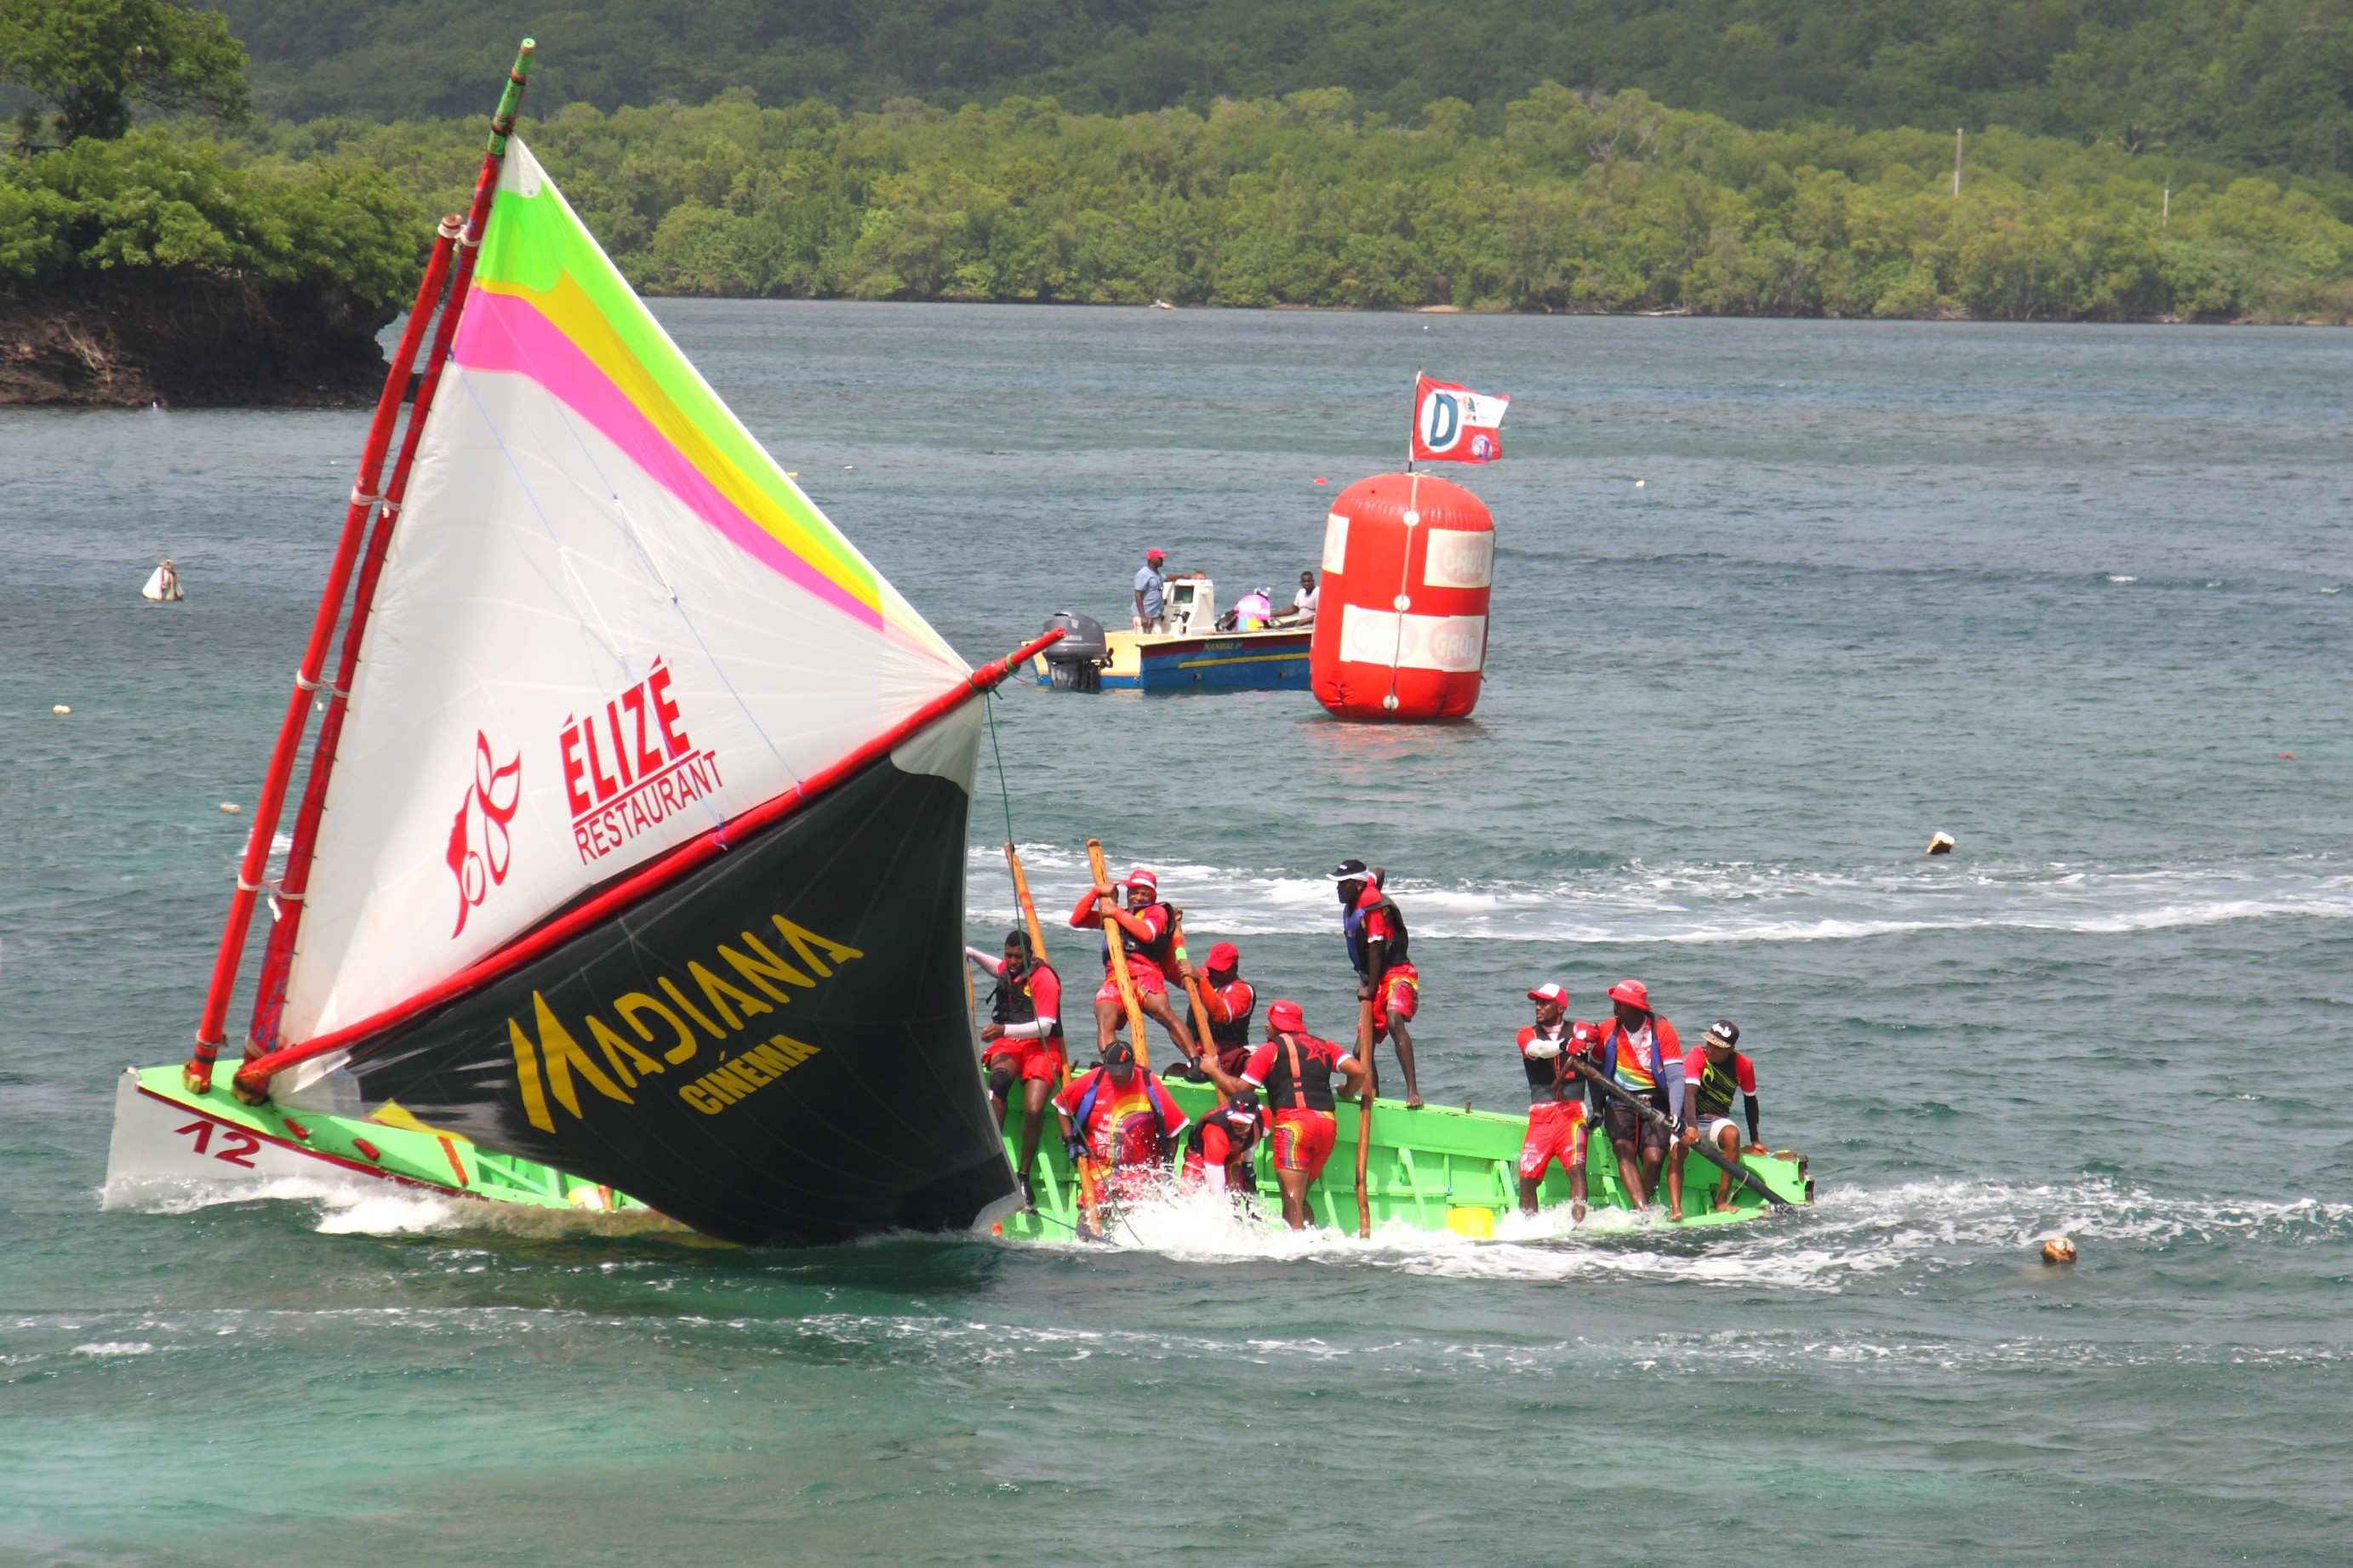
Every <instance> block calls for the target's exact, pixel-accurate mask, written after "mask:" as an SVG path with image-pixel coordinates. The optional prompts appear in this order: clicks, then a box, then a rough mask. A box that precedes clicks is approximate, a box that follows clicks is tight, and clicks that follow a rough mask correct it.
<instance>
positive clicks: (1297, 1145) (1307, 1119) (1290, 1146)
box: [1274, 1110, 1340, 1182]
mask: <svg viewBox="0 0 2353 1568" xmlns="http://www.w3.org/2000/svg"><path fill="white" fill-rule="evenodd" d="M1339 1135H1340V1123H1339V1121H1338V1119H1337V1118H1335V1116H1334V1115H1333V1114H1332V1113H1331V1112H1330V1111H1328V1110H1278V1111H1276V1112H1275V1113H1274V1168H1275V1169H1276V1170H1278V1171H1304V1172H1306V1173H1307V1179H1308V1180H1309V1181H1311V1182H1312V1181H1314V1179H1315V1178H1316V1177H1318V1176H1320V1175H1322V1174H1323V1173H1324V1162H1325V1161H1326V1160H1329V1159H1330V1158H1331V1157H1332V1142H1333V1140H1335V1138H1337V1137H1338V1136H1339Z"/></svg>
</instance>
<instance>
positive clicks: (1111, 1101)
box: [1054, 1040, 1186, 1202]
mask: <svg viewBox="0 0 2353 1568" xmlns="http://www.w3.org/2000/svg"><path fill="white" fill-rule="evenodd" d="M1054 1112H1055V1114H1056V1115H1057V1116H1059V1117H1060V1119H1061V1122H1062V1148H1063V1151H1064V1152H1066V1153H1068V1154H1069V1155H1070V1157H1071V1164H1072V1166H1074V1167H1075V1166H1077V1165H1078V1164H1079V1163H1080V1162H1081V1161H1089V1162H1092V1163H1093V1165H1094V1169H1095V1172H1096V1173H1097V1177H1098V1179H1099V1180H1100V1181H1101V1182H1102V1184H1103V1191H1104V1193H1105V1194H1106V1195H1107V1196H1109V1197H1112V1198H1113V1199H1115V1200H1118V1201H1120V1202H1133V1201H1134V1200H1135V1199H1137V1198H1140V1197H1144V1196H1146V1195H1148V1194H1150V1193H1151V1191H1152V1189H1153V1188H1154V1186H1155V1185H1156V1184H1158V1182H1159V1180H1160V1178H1161V1176H1162V1175H1163V1173H1166V1170H1167V1168H1168V1157H1169V1151H1170V1150H1171V1149H1172V1148H1173V1147H1174V1146H1175V1144H1176V1136H1177V1134H1179V1133H1180V1132H1182V1131H1185V1126H1186V1116H1185V1113H1184V1112H1183V1111H1182V1110H1178V1109H1177V1108H1176V1101H1175V1100H1171V1099H1169V1098H1168V1091H1167V1090H1166V1089H1163V1088H1162V1087H1161V1085H1160V1080H1159V1079H1156V1078H1155V1077H1153V1076H1152V1069H1151V1068H1145V1067H1138V1066H1137V1065H1136V1062H1135V1047H1133V1046H1131V1045H1129V1044H1128V1043H1127V1042H1126V1041H1125V1040H1113V1041H1112V1042H1111V1043H1110V1044H1109V1045H1107V1046H1105V1047H1103V1058H1102V1060H1101V1061H1100V1062H1098V1063H1097V1064H1096V1065H1095V1066H1093V1067H1092V1068H1088V1069H1087V1070H1086V1071H1085V1072H1082V1073H1081V1074H1080V1075H1079V1076H1078V1077H1076V1078H1074V1079H1071V1081H1070V1082H1069V1083H1068V1084H1066V1085H1064V1086H1063V1089H1062V1092H1061V1093H1060V1094H1058V1095H1056V1096H1055V1097H1054Z"/></svg>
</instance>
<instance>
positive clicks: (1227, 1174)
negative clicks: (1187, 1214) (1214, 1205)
mask: <svg viewBox="0 0 2353 1568" xmlns="http://www.w3.org/2000/svg"><path fill="white" fill-rule="evenodd" d="M1262 1130H1263V1129H1262V1124H1261V1121H1260V1120H1259V1110H1258V1091H1257V1090H1255V1089H1251V1088H1250V1086H1249V1085H1248V1084H1244V1085H1242V1086H1241V1087H1240V1089H1237V1090H1236V1091H1235V1092H1234V1094H1233V1095H1232V1097H1231V1098H1229V1100H1227V1101H1226V1102H1225V1103H1224V1104H1223V1105H1220V1106H1219V1107H1218V1108H1217V1109H1216V1110H1212V1111H1208V1112H1207V1113H1205V1114H1204V1115H1203V1116H1202V1118H1201V1120H1200V1121H1197V1122H1195V1123H1193V1126H1192V1128H1191V1130H1190V1131H1187V1133H1186V1134H1185V1163H1184V1166H1183V1168H1182V1169H1181V1170H1179V1171H1178V1173H1177V1176H1176V1184H1177V1186H1178V1187H1179V1188H1180V1189H1184V1190H1192V1189H1197V1188H1199V1187H1202V1186H1207V1187H1208V1189H1209V1190H1210V1191H1211V1192H1213V1193H1230V1194H1233V1195H1234V1196H1235V1197H1237V1198H1247V1197H1249V1196H1250V1194H1253V1193H1255V1192H1257V1191H1258V1175H1257V1172H1256V1170H1255V1168H1254V1165H1253V1161H1254V1159H1255V1156H1256V1153H1257V1150H1258V1141H1259V1135H1260V1133H1261V1131H1262Z"/></svg>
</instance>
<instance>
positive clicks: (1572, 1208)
mask: <svg viewBox="0 0 2353 1568" xmlns="http://www.w3.org/2000/svg"><path fill="white" fill-rule="evenodd" d="M1568 1223H1569V1224H1571V1225H1583V1224H1584V1223H1585V1205H1583V1204H1571V1205H1568Z"/></svg>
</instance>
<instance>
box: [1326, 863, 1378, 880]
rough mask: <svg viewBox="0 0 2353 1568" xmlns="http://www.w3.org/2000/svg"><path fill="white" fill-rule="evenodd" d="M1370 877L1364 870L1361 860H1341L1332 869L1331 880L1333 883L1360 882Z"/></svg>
mask: <svg viewBox="0 0 2353 1568" xmlns="http://www.w3.org/2000/svg"><path fill="white" fill-rule="evenodd" d="M1371 875H1372V873H1371V872H1369V871H1367V870H1366V869H1365V863H1364V862H1363V861H1362V860H1343V861H1341V862H1340V863H1339V864H1338V865H1337V866H1335V867H1334V868H1332V879H1333V880H1334V881H1335V882H1361V881H1364V880H1365V879H1366V878H1368V877H1370V876H1371Z"/></svg>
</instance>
